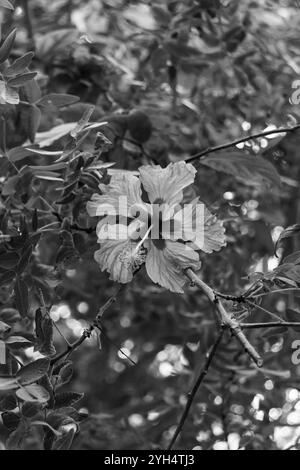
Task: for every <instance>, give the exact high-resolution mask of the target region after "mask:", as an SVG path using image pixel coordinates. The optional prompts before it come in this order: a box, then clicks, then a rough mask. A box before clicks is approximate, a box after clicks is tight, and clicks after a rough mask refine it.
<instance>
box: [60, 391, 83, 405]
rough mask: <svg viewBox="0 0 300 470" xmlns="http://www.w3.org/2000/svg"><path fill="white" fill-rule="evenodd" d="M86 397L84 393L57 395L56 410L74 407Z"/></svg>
mask: <svg viewBox="0 0 300 470" xmlns="http://www.w3.org/2000/svg"><path fill="white" fill-rule="evenodd" d="M83 397H84V393H77V392H62V393H57V394H56V395H55V406H54V407H55V408H62V407H63V406H73V405H74V404H75V403H77V402H78V401H79V400H81V399H82V398H83Z"/></svg>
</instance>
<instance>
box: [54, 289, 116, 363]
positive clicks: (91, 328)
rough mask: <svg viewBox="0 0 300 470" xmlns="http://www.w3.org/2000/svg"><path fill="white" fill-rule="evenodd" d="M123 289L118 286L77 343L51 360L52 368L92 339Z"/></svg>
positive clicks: (70, 345)
mask: <svg viewBox="0 0 300 470" xmlns="http://www.w3.org/2000/svg"><path fill="white" fill-rule="evenodd" d="M122 288H123V285H122V286H118V288H117V291H116V293H115V294H114V295H112V296H111V297H110V298H109V299H108V300H107V301H106V302H105V304H104V305H103V306H102V307H100V308H99V310H98V313H97V315H96V318H95V320H94V322H93V323H92V324H91V325H90V326H89V327H88V328H87V329H85V330H83V332H82V335H81V336H80V338H78V340H77V341H75V343H73V344H68V345H67V347H66V349H65V350H64V351H62V352H61V353H59V354H57V355H56V356H55V357H53V359H51V361H50V365H51V366H53V365H54V364H56V363H57V362H58V361H60V360H61V359H63V358H64V357H65V356H68V355H70V354H72V352H74V351H75V349H77V348H78V347H79V346H80V345H81V344H82V343H83V342H84V341H85V340H86V339H87V338H90V337H91V334H92V332H93V331H94V329H95V327H97V328H99V327H98V322H99V320H100V318H101V317H102V315H103V314H104V312H105V311H106V310H107V309H108V308H109V307H110V306H111V305H112V304H113V303H114V302H115V301H116V300H117V295H118V294H119V293H120V292H121V290H122Z"/></svg>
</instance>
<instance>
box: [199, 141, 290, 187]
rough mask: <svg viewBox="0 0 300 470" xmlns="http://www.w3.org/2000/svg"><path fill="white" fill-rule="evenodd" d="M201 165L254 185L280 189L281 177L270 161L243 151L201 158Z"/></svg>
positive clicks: (227, 151)
mask: <svg viewBox="0 0 300 470" xmlns="http://www.w3.org/2000/svg"><path fill="white" fill-rule="evenodd" d="M199 163H200V164H202V165H205V166H208V167H210V168H213V169H214V170H217V171H223V172H224V173H227V174H229V175H233V176H235V177H237V178H240V179H242V180H243V181H244V182H245V183H250V184H254V185H261V186H267V187H269V188H272V187H276V188H278V187H280V185H281V182H280V176H279V174H278V173H277V170H276V168H275V167H274V166H273V165H272V164H271V163H270V162H268V160H266V159H264V158H262V157H260V156H258V155H248V154H247V153H245V152H243V151H242V150H223V151H221V152H216V153H212V154H211V155H208V156H207V157H204V158H201V159H200V161H199Z"/></svg>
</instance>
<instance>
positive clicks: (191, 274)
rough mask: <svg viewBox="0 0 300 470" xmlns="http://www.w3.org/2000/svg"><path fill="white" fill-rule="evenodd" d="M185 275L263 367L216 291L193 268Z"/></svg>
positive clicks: (253, 358) (257, 363)
mask: <svg viewBox="0 0 300 470" xmlns="http://www.w3.org/2000/svg"><path fill="white" fill-rule="evenodd" d="M185 273H186V275H187V277H188V278H189V279H190V281H191V282H192V283H194V284H195V285H196V286H198V287H199V288H200V289H201V290H202V291H203V292H204V294H205V295H206V297H207V298H208V299H209V300H210V301H211V303H212V304H213V305H214V306H215V308H216V309H217V311H218V313H219V315H220V320H221V324H222V325H224V326H226V327H227V328H228V329H229V330H230V331H231V333H232V334H233V335H234V336H235V337H236V338H237V340H238V341H239V342H240V344H241V345H242V346H243V348H244V349H245V351H246V353H247V354H248V355H249V357H250V358H251V359H252V360H253V361H254V362H255V364H256V365H257V366H258V367H261V366H262V365H263V360H262V358H261V357H260V355H259V354H258V353H257V351H256V350H255V348H254V347H253V346H252V344H250V343H249V341H248V339H247V338H246V336H245V335H244V333H243V332H242V330H241V327H240V325H239V323H238V322H237V321H236V320H235V319H234V318H232V317H231V316H230V315H229V314H228V313H227V311H226V310H225V307H224V305H223V304H222V302H221V300H220V299H219V298H218V296H217V295H216V294H215V292H214V290H213V289H212V288H211V287H209V286H208V285H207V284H206V283H205V282H204V281H202V280H201V279H200V278H199V277H198V276H197V275H196V274H195V272H194V271H193V270H192V269H191V268H188V269H186V270H185Z"/></svg>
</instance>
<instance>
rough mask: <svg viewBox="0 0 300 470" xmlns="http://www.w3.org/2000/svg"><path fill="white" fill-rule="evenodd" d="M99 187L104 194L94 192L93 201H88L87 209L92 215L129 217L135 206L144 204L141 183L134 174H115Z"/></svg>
mask: <svg viewBox="0 0 300 470" xmlns="http://www.w3.org/2000/svg"><path fill="white" fill-rule="evenodd" d="M99 187H100V189H101V191H102V192H103V194H93V196H92V199H91V201H89V202H88V203H87V211H88V213H89V215H90V216H91V217H95V216H103V215H111V216H117V215H121V216H123V217H128V216H129V215H130V209H132V207H133V206H135V205H143V202H142V200H141V193H142V190H141V183H140V181H139V179H138V178H137V177H136V176H134V175H132V174H127V173H121V174H116V175H113V176H112V177H111V180H110V183H109V184H108V185H104V184H101V185H99Z"/></svg>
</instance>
